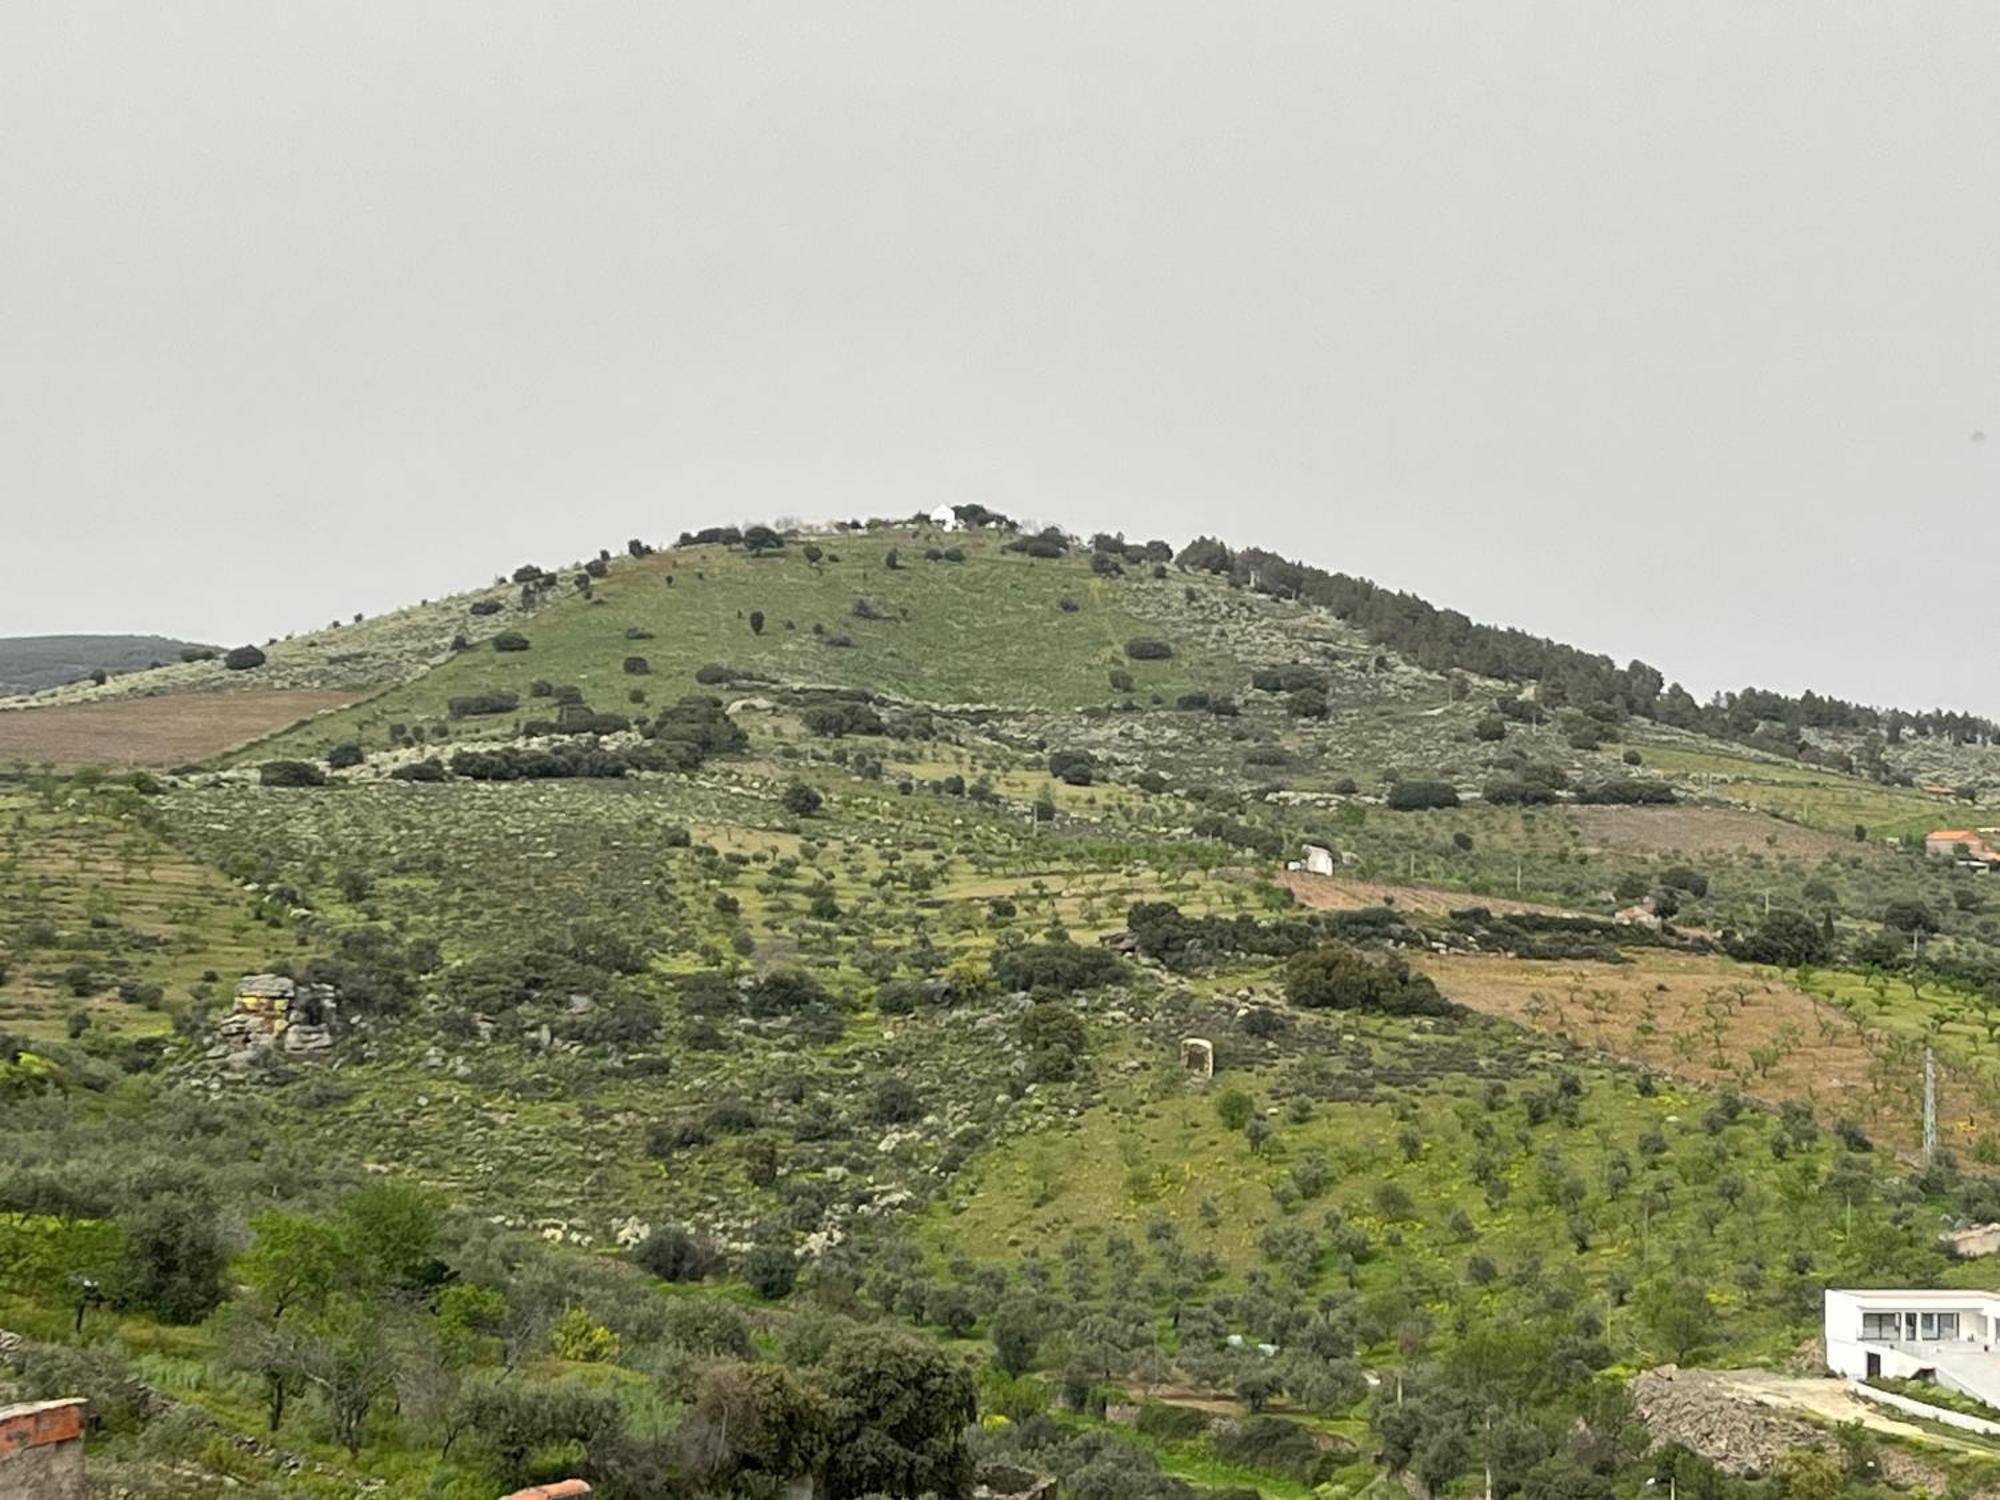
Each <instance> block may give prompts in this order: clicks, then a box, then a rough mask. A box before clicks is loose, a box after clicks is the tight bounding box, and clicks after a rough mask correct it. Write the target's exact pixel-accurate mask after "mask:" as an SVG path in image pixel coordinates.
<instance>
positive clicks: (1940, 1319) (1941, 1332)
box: [1917, 1312, 1958, 1339]
mask: <svg viewBox="0 0 2000 1500" xmlns="http://www.w3.org/2000/svg"><path fill="white" fill-rule="evenodd" d="M1917 1337H1918V1338H1922V1339H1955V1338H1957V1337H1958V1314H1957V1313H1955V1312H1941V1313H1920V1314H1918V1316H1917Z"/></svg>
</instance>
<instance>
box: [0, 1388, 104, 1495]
mask: <svg viewBox="0 0 2000 1500" xmlns="http://www.w3.org/2000/svg"><path fill="white" fill-rule="evenodd" d="M83 1497H84V1487H83V1402H82V1400H81V1399H79V1398H75V1397H72V1398H71V1399H69V1400H67V1401H33V1402H29V1403H28V1404H26V1405H24V1406H0V1500H83Z"/></svg>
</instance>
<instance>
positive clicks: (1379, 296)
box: [0, 0, 2000, 712]
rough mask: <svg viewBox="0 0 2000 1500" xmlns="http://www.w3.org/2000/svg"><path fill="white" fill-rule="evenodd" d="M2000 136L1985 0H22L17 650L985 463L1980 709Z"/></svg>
mask: <svg viewBox="0 0 2000 1500" xmlns="http://www.w3.org/2000/svg"><path fill="white" fill-rule="evenodd" d="M1996 145H2000V10H1996V9H1995V8H1994V7H1993V6H1992V5H1991V4H1990V3H1984V0H1981V3H1973V4H1963V5H1946V4H1918V5H1881V4H1876V3H1868V4H1832V3H1812V4H1797V5H1784V4H1762V5H1755V6H1746V5H1742V4H1739V3H1735V0H1730V3H1726V4H1723V3H1717V4H1705V5H1685V6H1671V7H1669V6H1662V5H1619V4H1589V5H1586V4H1575V5H1558V4H1538V5H1516V4H1503V3H1494V0H1479V3H1476V4H1473V3H1467V4H1454V5H1420V4H1407V3H1398V4H1393V5H1383V4H1376V5H1367V6H1359V5H1335V4H1324V3H1316V4H1259V5H1251V6H1244V5H1223V4H1213V5H1206V6H1199V7H1196V6H1186V5H1168V4H1162V3H1158V0H1146V3H1117V4H1113V3H1098V4H1089V3H1075V0H1071V3H1064V4H1050V5H1038V4H1024V3H1021V0H1008V3H1005V4H992V5H984V4H981V5H969V4H953V3H945V0H917V3H910V4H894V5H891V4H856V3H846V4H833V3H815V4H810V5H807V4H797V5H775V4H761V5H760V4H745V3H741V0H730V3H726V4H725V3H718V4H714V5H704V6H692V5H670V4H662V3H660V0H647V3H642V4H632V5H613V4H608V3H593V4H589V5H576V6H571V5H563V6H558V5H553V4H548V5H537V6H526V5H511V4H496V3H493V0H464V3H432V4H416V5H412V4H407V3H401V0H398V3H394V4H387V3H384V4H323V5H312V6H305V5H272V4H268V3H262V0H258V3H244V4H233V5H218V4H208V3H199V0H174V3H172V4H169V5H160V4H153V3H134V4H127V5H113V6H102V5H91V4H87V3H65V4H62V5H37V4H33V3H29V0H17V3H13V4H4V5H0V558H4V561H5V565H6V580H7V581H6V587H5V589H4V591H0V634H5V633H28V632H45V631H68V630H125V629H131V630H162V631H168V632H172V633H178V634H184V635H191V636H197V637H203V638H211V639H219V640H224V641H233V640H236V639H239V638H248V637H256V638H262V637H263V636H266V635H269V634H273V633H281V632H283V631H285V630H287V629H294V628H306V627H310V626H313V625H316V624H321V623H324V622H325V620H326V619H327V618H329V617H330V616H332V615H334V614H341V615H346V614H349V613H352V612H353V611H354V610H356V609H363V608H365V609H369V610H371V611H372V610H375V609H379V608H383V607H387V606H390V605H393V604H396V603H400V602H404V601H405V600H407V599H411V598H414V597H416V596H419V595H423V594H436V593H440V592H443V591H445V590H447V589H449V588H452V587H456V586H463V585H466V584H470V583H474V582H478V581H481V580H482V579H484V578H486V577H489V576H490V575H491V574H492V573H493V572H494V571H495V570H496V569H500V568H502V567H511V566H512V565H513V564H515V563H516V562H519V561H522V560H527V559H534V560H538V561H544V562H555V561H559V560H563V559H567V558H571V557H575V556H577V555H579V554H581V553H583V552H585V551H588V550H594V549H595V548H596V547H598V546H602V545H616V544H618V543H620V542H622V541H623V539H624V538H626V537H627V536H630V535H633V534H635V533H636V534H639V535H643V536H646V537H649V538H654V539H670V538H671V537H672V536H673V535H674V534H675V533H676V532H678V531H680V530H681V529H682V528H684V527H689V526H698V525H701V524H708V523H713V522H717V521H722V520H732V519H734V520H741V519H749V518H765V517H770V516H774V515H780V514H799V515H826V514H850V513H853V514H867V513H896V512H906V511H908V510H911V509H913V508H915V507H917V506H919V505H922V506H929V505H932V504H935V503H937V502H939V501H941V500H947V499H979V500H982V501H985V502H986V503H988V504H991V505H994V506H997V507H999V508H1001V509H1004V510H1007V511H1009V512H1011V513H1014V514H1017V515H1026V516H1033V517H1038V518H1041V519H1045V520H1060V521H1062V522H1063V523H1065V524H1067V525H1071V526H1074V527H1078V528H1082V529H1092V528H1097V527H1107V528H1120V529H1123V530H1125V531H1127V532H1129V533H1133V534H1137V535H1147V536H1150V535H1164V536H1167V537H1169V538H1170V539H1172V540H1173V541H1174V542H1176V543H1177V544H1178V543H1179V542H1181V541H1184V540H1185V539H1186V538H1187V537H1188V536H1189V535H1191V534H1193V533H1195V532H1197V531H1215V532H1219V533H1221V534H1222V535H1224V536H1225V537H1227V538H1229V539H1231V540H1234V541H1237V542H1256V543H1261V544H1263V545H1267V546H1271V547H1273V548H1276V549H1277V550H1280V551H1283V552H1287V553H1291V554H1295V555H1300V556H1303V557H1305V558H1307V559H1308V560H1311V561H1314V562H1317V563H1320V564H1322V565H1325V566H1330V567H1336V568H1341V569H1345V570H1347V571H1351V572H1357V573H1363V574H1366V575H1369V576H1372V577H1375V578H1377V579H1379V580H1381V581H1383V582H1385V583H1390V584H1394V585H1397V586H1400V587H1406V588H1410V589H1413V590H1415V591H1417V592H1419V593H1422V594H1424V595H1425V596H1426V597H1429V598H1431V599H1432V600H1434V601H1436V602H1438V603H1441V604H1448V605H1454V606H1456V607H1459V608H1463V609H1466V610H1467V611H1469V612H1471V613H1473V614H1475V615H1477V616H1480V617H1483V618H1489V619H1496V620H1500V621H1504V622H1507V623H1512V624H1519V625H1523V626H1526V627H1529V628H1531V629H1534V630H1537V631H1540V632H1544V633H1547V634H1551V635H1554V636H1557V637H1559V638H1563V639H1568V640H1572V641H1574V642H1576V643H1578V644H1580V645H1585V646H1588V647H1591V648H1594V649H1599V650H1604V651H1607V652H1610V653H1612V654H1615V655H1617V656H1619V657H1620V658H1621V659H1622V658H1623V657H1626V656H1630V655H1640V656H1643V657H1645V658H1646V659H1647V660H1649V661H1652V662H1654V663H1655V664H1656V665H1658V666H1659V667H1661V668H1662V669H1663V670H1664V671H1666V672H1667V674H1668V675H1669V676H1670V677H1680V678H1681V679H1683V680H1684V681H1686V682H1687V683H1688V684H1689V686H1690V687H1692V688H1694V689H1696V690H1697V691H1703V692H1705V691H1707V690H1709V689H1712V688H1715V687H1718V686H1725V685H1737V684H1740V683H1742V682H1745V681H1753V680H1754V681H1757V682H1759V683H1762V684H1765V685H1770V686H1777V687H1785V688H1792V689H1797V688H1800V687H1804V686H1808V685H1811V686H1816V687H1819V688H1821V689H1823V690H1829V691H1835V692H1840V693H1843V694H1845V695H1848V696H1854V697H1860V698H1864V699H1868V700H1872V701H1897V702H1903V703H1906V704H1910V705H1912V706H1920V705H1929V704H1931V703H1934V702H1943V703H1949V704H1958V705H1964V706H1969V707H1974V708H1978V709H1981V710H1984V711H1987V712H2000V665H1996V664H1995V659H1994V657H1993V655H1992V654H1991V653H1990V652H1989V651H1987V650H1986V649H1983V648H1985V647H1986V646H1987V645H1988V643H1989V642H1990V641H1991V639H1992V637H1993V629H1992V625H1991V621H1992V619H1993V616H1994V613H1995V603H1994V601H1995V598H1996V591H1995V588H1994V586H1993V583H1994V580H1993V573H1994V566H1993V565H1994V562H1995V557H1996V543H2000V520H1996V510H1995V500H1996V497H1997V496H2000V287H1996V278H2000V191H1996V186H1995V183H1996V178H1995V157H1994V152H1995V148H1996ZM1986 428H1991V429H1993V433H1994V441H1992V442H1990V443H1976V442H1974V441H1973V437H1972V435H1973V433H1974V432H1975V431H1978V430H1982V429H1986Z"/></svg>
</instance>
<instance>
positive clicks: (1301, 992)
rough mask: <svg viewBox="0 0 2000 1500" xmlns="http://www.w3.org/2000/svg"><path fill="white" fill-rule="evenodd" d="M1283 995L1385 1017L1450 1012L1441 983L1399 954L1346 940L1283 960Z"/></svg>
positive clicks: (1316, 1006)
mask: <svg viewBox="0 0 2000 1500" xmlns="http://www.w3.org/2000/svg"><path fill="white" fill-rule="evenodd" d="M1285 997H1286V998H1287V999H1288V1000H1290V1001H1291V1002H1292V1004H1294V1005H1300V1006H1305V1007H1307V1008H1308V1009H1313V1010H1326V1009H1330V1010H1368V1011H1377V1012H1380V1013H1382V1014H1386V1015H1431V1016H1438V1015H1449V1014H1450V1013H1451V1009H1452V1007H1451V1003H1450V1002H1449V1001H1448V1000H1446V999H1445V998H1444V997H1443V996H1442V995H1440V994H1439V993H1438V989H1437V986H1436V985H1434V984H1433V983H1431V981H1430V980H1429V978H1427V977H1426V976H1424V975H1422V974H1416V973H1412V972H1411V970H1410V966H1409V965H1408V964H1406V963H1404V962H1403V960H1402V959H1401V958H1400V957H1398V956H1397V955H1395V954H1389V955H1387V956H1385V957H1384V958H1382V959H1379V960H1377V959H1373V958H1370V957H1369V956H1368V955H1367V954H1365V953H1363V952H1362V951H1361V950H1360V949H1359V948H1356V947H1353V946H1352V945H1351V944H1348V943H1337V942H1329V943H1322V944H1320V945H1319V946H1317V947H1314V948H1308V949H1305V950H1303V951H1302V952H1299V953H1294V954H1293V955H1292V956H1291V957H1290V958H1289V959H1287V960H1286V961H1285Z"/></svg>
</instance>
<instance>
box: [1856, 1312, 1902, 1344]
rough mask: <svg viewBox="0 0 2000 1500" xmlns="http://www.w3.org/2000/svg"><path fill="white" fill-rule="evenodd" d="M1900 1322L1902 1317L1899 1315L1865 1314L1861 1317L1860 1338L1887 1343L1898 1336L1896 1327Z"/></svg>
mask: <svg viewBox="0 0 2000 1500" xmlns="http://www.w3.org/2000/svg"><path fill="white" fill-rule="evenodd" d="M1901 1322H1902V1315H1901V1314H1899V1313H1872V1312H1865V1313H1863V1314H1862V1315H1861V1336H1862V1337H1863V1338H1864V1339H1874V1340H1876V1341H1878V1342H1881V1343H1887V1342H1889V1341H1891V1340H1893V1339H1895V1338H1897V1337H1899V1336H1900V1334H1901V1330H1900V1328H1899V1326H1898V1325H1899V1324H1900V1323H1901Z"/></svg>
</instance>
